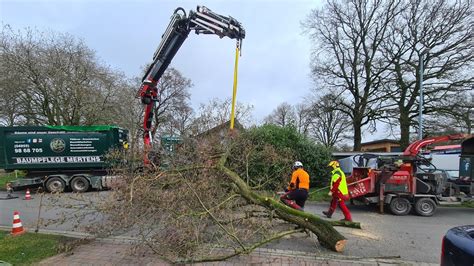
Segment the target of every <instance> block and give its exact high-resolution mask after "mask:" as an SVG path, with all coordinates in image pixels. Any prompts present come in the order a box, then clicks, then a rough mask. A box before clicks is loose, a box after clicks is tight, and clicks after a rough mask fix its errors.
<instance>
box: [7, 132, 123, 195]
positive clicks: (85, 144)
mask: <svg viewBox="0 0 474 266" xmlns="http://www.w3.org/2000/svg"><path fill="white" fill-rule="evenodd" d="M127 138H128V131H127V130H124V129H122V128H119V127H115V126H17V127H0V169H4V170H5V171H7V172H8V171H14V170H22V171H25V172H26V176H25V177H24V178H20V179H17V180H15V181H13V182H12V186H13V189H14V190H19V189H25V188H33V187H44V188H45V189H46V190H48V191H50V192H62V191H65V190H72V191H74V192H85V191H87V190H89V189H91V188H94V189H105V188H107V185H108V184H110V183H111V182H110V181H111V180H112V179H114V178H115V177H114V176H110V175H108V171H107V169H108V168H109V167H110V163H109V162H108V160H106V155H107V154H108V153H109V152H110V151H112V150H116V149H119V150H120V149H123V148H127V147H128V142H127V141H128V139H127Z"/></svg>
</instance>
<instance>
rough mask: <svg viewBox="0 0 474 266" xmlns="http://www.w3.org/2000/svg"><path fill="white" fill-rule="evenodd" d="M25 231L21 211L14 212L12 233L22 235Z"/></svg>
mask: <svg viewBox="0 0 474 266" xmlns="http://www.w3.org/2000/svg"><path fill="white" fill-rule="evenodd" d="M24 232H25V230H24V229H23V225H21V220H20V213H19V212H18V211H14V212H13V227H12V233H11V234H12V235H14V236H17V235H21V234H23V233H24Z"/></svg>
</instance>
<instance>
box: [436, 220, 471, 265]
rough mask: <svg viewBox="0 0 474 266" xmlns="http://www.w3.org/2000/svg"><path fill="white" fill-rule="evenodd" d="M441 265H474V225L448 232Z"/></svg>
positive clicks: (442, 249) (442, 248) (442, 251)
mask: <svg viewBox="0 0 474 266" xmlns="http://www.w3.org/2000/svg"><path fill="white" fill-rule="evenodd" d="M441 265H442V266H449V265H456V266H459V265H469V266H472V265H474V225H464V226H458V227H454V228H451V229H449V230H448V232H447V233H446V235H445V236H444V237H443V241H442V244H441Z"/></svg>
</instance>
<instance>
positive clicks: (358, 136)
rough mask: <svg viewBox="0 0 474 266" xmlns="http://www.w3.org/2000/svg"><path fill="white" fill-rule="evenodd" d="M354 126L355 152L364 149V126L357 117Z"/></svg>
mask: <svg viewBox="0 0 474 266" xmlns="http://www.w3.org/2000/svg"><path fill="white" fill-rule="evenodd" d="M352 124H353V126H354V151H360V150H361V148H362V128H361V127H362V125H361V122H360V120H359V119H357V118H355V117H354V121H353V122H352Z"/></svg>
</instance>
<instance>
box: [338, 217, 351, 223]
mask: <svg viewBox="0 0 474 266" xmlns="http://www.w3.org/2000/svg"><path fill="white" fill-rule="evenodd" d="M339 221H341V222H352V220H347V219H346V218H344V219H341V220H339Z"/></svg>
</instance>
